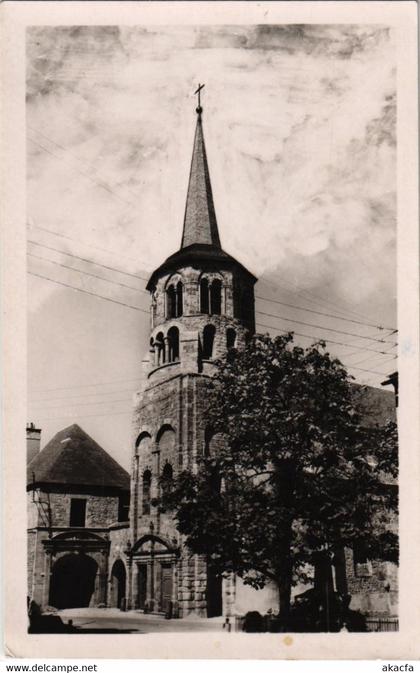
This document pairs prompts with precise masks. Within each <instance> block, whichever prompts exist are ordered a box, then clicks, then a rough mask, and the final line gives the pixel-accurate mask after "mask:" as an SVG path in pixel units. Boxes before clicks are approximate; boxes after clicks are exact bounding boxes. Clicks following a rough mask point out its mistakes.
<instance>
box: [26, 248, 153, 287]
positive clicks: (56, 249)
mask: <svg viewBox="0 0 420 673" xmlns="http://www.w3.org/2000/svg"><path fill="white" fill-rule="evenodd" d="M28 243H32V245H37V246H38V247H40V248H45V249H46V250H52V251H53V252H58V253H59V254H61V255H67V256H68V257H74V258H75V259H79V260H81V261H82V262H87V263H88V264H94V265H95V266H101V267H102V268H103V269H108V271H116V272H117V273H121V274H123V275H124V276H131V277H132V278H137V279H138V280H148V278H147V277H146V276H141V275H140V274H136V273H130V272H129V271H123V270H122V269H117V268H116V267H115V266H109V265H107V264H101V263H100V262H94V261H93V260H91V259H87V258H86V257H80V255H74V254H73V253H72V252H66V251H65V250H59V249H58V248H53V247H52V246H50V245H45V243H38V241H33V240H31V239H28Z"/></svg>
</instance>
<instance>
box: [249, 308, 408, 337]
mask: <svg viewBox="0 0 420 673" xmlns="http://www.w3.org/2000/svg"><path fill="white" fill-rule="evenodd" d="M255 312H256V313H259V314H260V315H265V316H268V317H269V318H278V319H279V320H287V321H288V322H294V323H296V324H297V325H305V326H306V327H317V328H319V329H323V330H327V331H328V332H335V333H336V334H345V335H346V336H351V337H357V338H358V339H367V340H368V341H377V342H378V343H382V344H387V343H389V342H388V341H385V340H384V339H376V338H374V337H369V336H364V335H362V334H354V332H345V331H343V330H340V329H334V328H333V327H324V326H322V325H316V324H314V323H309V322H302V320H296V319H295V318H285V317H284V316H281V315H277V314H275V313H265V312H264V311H255ZM393 345H395V346H396V345H397V344H393Z"/></svg>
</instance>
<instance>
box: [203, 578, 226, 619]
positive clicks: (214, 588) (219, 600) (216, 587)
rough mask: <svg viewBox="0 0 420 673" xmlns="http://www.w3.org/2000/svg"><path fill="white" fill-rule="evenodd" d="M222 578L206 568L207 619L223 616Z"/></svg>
mask: <svg viewBox="0 0 420 673" xmlns="http://www.w3.org/2000/svg"><path fill="white" fill-rule="evenodd" d="M222 587H223V578H222V577H221V576H220V575H216V574H215V572H214V571H213V570H212V569H211V568H207V586H206V603H207V617H220V616H221V615H222V614H223V591H222Z"/></svg>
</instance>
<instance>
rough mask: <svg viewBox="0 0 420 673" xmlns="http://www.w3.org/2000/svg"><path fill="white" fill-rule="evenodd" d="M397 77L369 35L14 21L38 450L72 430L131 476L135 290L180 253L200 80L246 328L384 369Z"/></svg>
mask: <svg viewBox="0 0 420 673" xmlns="http://www.w3.org/2000/svg"><path fill="white" fill-rule="evenodd" d="M395 78H396V72H395V46H394V36H393V33H392V30H391V29H389V28H388V27H387V26H382V25H374V24H369V25H360V24H358V25H316V24H313V25H312V24H311V25H254V26H253V25H249V26H214V27H212V26H197V27H194V26H172V27H171V26H168V27H165V26H157V27H153V26H148V27H147V28H146V27H141V26H136V27H133V26H130V27H118V26H100V27H95V26H87V27H83V26H75V27H36V28H34V27H32V28H29V29H28V31H27V151H28V155H27V230H28V247H27V252H28V313H29V315H28V421H33V422H35V423H36V424H37V425H38V427H41V428H42V445H44V444H45V443H46V442H47V441H48V440H49V439H50V438H51V437H52V436H53V435H54V434H55V433H56V432H57V431H58V430H61V429H62V428H64V427H66V426H67V425H70V424H72V423H78V424H79V425H80V426H81V427H83V428H84V429H85V430H86V432H88V433H89V434H90V435H91V436H92V437H93V438H94V439H95V440H96V441H97V442H98V443H99V444H101V446H103V447H104V448H105V449H106V450H107V451H109V453H111V455H113V456H114V457H115V458H116V459H117V460H119V461H120V462H121V464H122V465H123V466H124V467H126V468H129V465H130V460H131V444H132V436H131V433H132V431H131V398H132V393H133V392H134V391H135V390H136V388H137V387H138V385H139V379H140V364H141V360H142V359H143V357H144V356H145V353H146V351H147V342H148V330H149V317H148V308H149V297H148V293H146V292H145V289H144V288H145V284H146V281H147V278H148V277H149V275H150V273H151V272H152V271H153V269H154V268H156V267H157V266H159V264H160V263H161V262H162V261H163V260H164V259H165V258H166V257H167V256H168V255H170V254H172V253H173V252H175V251H176V250H177V249H178V248H179V247H180V243H181V234H182V223H183V215H184V208H185V197H186V190H187V183H188V174H189V164H190V160H191V152H192V142H193V136H194V127H195V116H196V115H195V112H194V110H195V106H196V100H195V97H194V91H195V89H196V88H197V84H198V83H199V82H204V83H205V88H204V90H203V95H202V105H203V107H204V114H203V124H204V134H205V140H206V148H207V154H208V161H209V167H210V174H211V180H212V187H213V195H214V201H215V207H216V214H217V219H218V225H219V232H220V237H221V242H222V246H223V248H224V249H225V250H226V251H227V252H229V253H230V254H232V255H233V256H234V257H236V258H237V259H238V260H239V261H240V262H241V263H243V264H244V265H245V266H247V267H248V268H249V270H250V271H251V272H252V273H254V274H255V275H256V276H258V278H259V281H258V283H257V285H256V295H257V304H256V309H257V314H256V319H257V329H258V331H262V332H265V331H269V332H270V333H271V334H278V333H281V332H282V331H285V330H294V331H295V333H296V336H295V339H296V341H298V342H299V343H301V344H302V345H303V346H308V345H309V344H310V343H311V342H312V341H314V340H316V339H319V338H324V339H328V340H329V341H328V342H327V347H328V350H329V351H330V352H331V353H332V354H334V355H336V356H337V357H339V358H340V359H341V360H342V361H343V362H344V364H346V366H348V367H349V371H350V373H351V374H352V375H353V376H354V377H355V380H356V381H358V382H361V383H368V384H370V385H375V386H379V385H380V382H381V381H383V380H384V378H385V376H386V374H388V373H390V372H392V371H394V370H395V369H396V360H395V354H396V348H395V346H394V344H395V343H396V334H395V333H394V332H393V330H394V329H395V328H396V259H395V257H396V138H395V120H396V94H395V87H396V82H395ZM40 258H42V259H40ZM82 272H83V273H82ZM122 272H123V273H122ZM88 274H90V275H88ZM47 279H48V280H47ZM68 286H70V287H68ZM73 288H79V289H80V290H84V292H80V291H77V290H75V289H73ZM89 293H92V294H89ZM96 295H101V297H102V298H99V297H98V296H96ZM109 299H111V300H113V301H108V300H109ZM114 302H120V303H114ZM278 302H280V303H278ZM327 328H328V329H327ZM378 328H382V329H378Z"/></svg>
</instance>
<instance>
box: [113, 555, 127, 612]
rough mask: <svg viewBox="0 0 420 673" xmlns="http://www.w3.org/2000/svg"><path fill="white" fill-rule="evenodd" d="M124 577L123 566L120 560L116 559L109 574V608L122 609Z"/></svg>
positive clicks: (125, 575)
mask: <svg viewBox="0 0 420 673" xmlns="http://www.w3.org/2000/svg"><path fill="white" fill-rule="evenodd" d="M126 577H127V574H126V571H125V565H124V563H123V562H122V561H121V559H117V560H116V561H115V563H114V565H113V566H112V572H111V601H110V602H111V607H115V608H120V609H121V608H122V607H124V606H123V603H124V599H125V586H126Z"/></svg>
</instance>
